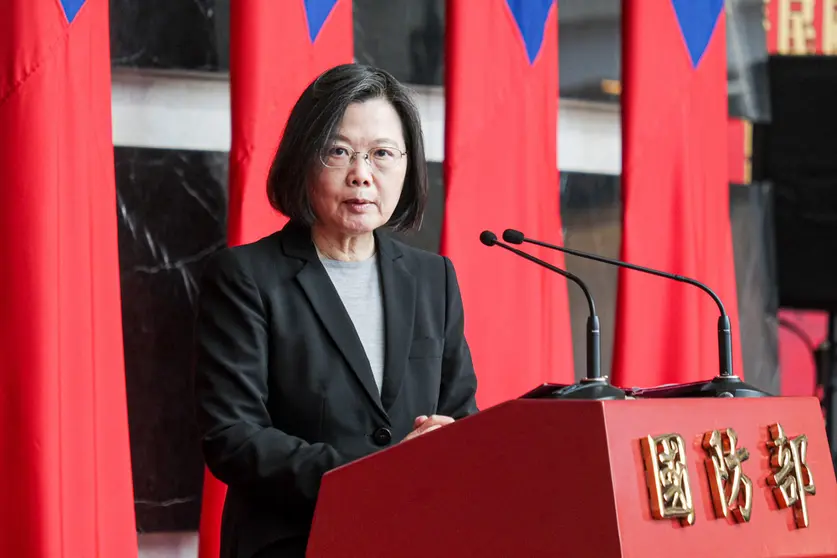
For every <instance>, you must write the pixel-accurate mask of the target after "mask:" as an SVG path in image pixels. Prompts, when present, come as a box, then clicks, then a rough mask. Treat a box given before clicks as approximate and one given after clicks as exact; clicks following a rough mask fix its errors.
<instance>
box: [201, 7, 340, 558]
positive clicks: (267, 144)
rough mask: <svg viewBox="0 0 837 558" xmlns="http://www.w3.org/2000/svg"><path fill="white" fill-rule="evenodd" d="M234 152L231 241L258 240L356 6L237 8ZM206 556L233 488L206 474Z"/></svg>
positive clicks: (272, 216)
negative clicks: (274, 172)
mask: <svg viewBox="0 0 837 558" xmlns="http://www.w3.org/2000/svg"><path fill="white" fill-rule="evenodd" d="M230 26H231V28H230V97H231V110H232V147H231V150H230V182H229V199H230V203H229V213H228V229H227V230H228V239H229V244H230V245H232V246H235V245H239V244H246V243H249V242H254V241H256V240H258V239H260V238H262V237H264V236H267V235H269V234H271V233H273V232H275V231H276V230H277V229H279V228H281V227H282V225H283V224H284V223H285V221H286V219H285V218H284V217H283V216H282V215H281V214H279V213H277V212H276V211H274V209H273V208H272V207H271V206H270V203H269V202H268V199H267V190H266V188H267V174H268V171H269V169H270V164H271V162H272V160H273V156H274V155H275V154H276V148H277V147H278V146H279V140H280V139H281V134H282V130H283V129H284V127H285V122H286V121H287V119H288V115H289V114H290V112H291V109H292V108H293V106H294V103H296V100H297V99H298V98H299V96H300V95H301V94H302V92H303V91H304V90H305V88H306V87H308V85H309V84H310V83H311V82H312V81H313V80H314V78H316V77H317V76H318V75H319V74H321V73H322V72H324V71H325V70H327V69H329V68H331V67H333V66H337V65H339V64H345V63H351V62H352V55H353V52H354V47H353V36H352V2H351V0H283V1H281V2H280V1H277V0H235V1H234V2H232V4H231V6H230ZM204 479H205V480H204V490H203V502H202V509H201V524H200V548H199V555H200V558H218V556H219V552H220V526H221V512H222V509H223V506H224V497H225V495H226V486H224V485H223V484H222V483H221V482H220V481H218V480H217V479H215V478H214V477H213V476H212V474H211V473H210V472H209V470H208V469H205V470H204Z"/></svg>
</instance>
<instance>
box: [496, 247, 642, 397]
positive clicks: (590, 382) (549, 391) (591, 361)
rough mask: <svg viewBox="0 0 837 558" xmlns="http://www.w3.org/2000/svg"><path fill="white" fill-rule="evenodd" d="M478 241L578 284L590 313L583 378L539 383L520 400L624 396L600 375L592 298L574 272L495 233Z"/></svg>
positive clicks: (599, 355) (595, 316) (599, 358)
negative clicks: (540, 257)
mask: <svg viewBox="0 0 837 558" xmlns="http://www.w3.org/2000/svg"><path fill="white" fill-rule="evenodd" d="M480 242H482V243H483V244H484V245H486V246H489V247H490V246H499V247H501V248H503V249H505V250H508V251H509V252H512V253H513V254H517V255H518V256H520V257H521V258H524V259H526V260H529V261H530V262H532V263H535V264H537V265H540V266H542V267H545V268H546V269H549V270H550V271H553V272H555V273H557V274H558V275H561V276H563V277H565V278H567V279H569V280H570V281H572V282H573V283H575V284H576V285H578V286H579V287H580V288H581V290H582V291H583V292H584V296H585V298H586V299H587V305H588V308H589V311H590V315H589V316H588V318H587V377H586V378H584V379H583V380H581V381H580V382H577V383H575V384H571V385H557V384H543V385H541V386H539V387H537V388H535V389H534V390H532V391H530V392H528V393H526V394H525V395H523V396H522V398H524V399H543V398H556V399H586V400H605V399H626V398H627V395H626V393H625V392H624V390H621V389H619V388H617V387H614V386H613V385H612V384H611V383H610V382H609V381H608V380H607V378H606V377H603V376H602V372H601V329H600V327H599V317H598V314H596V304H595V302H594V301H593V296H592V295H591V294H590V291H589V289H588V288H587V285H586V284H585V283H584V282H583V281H582V280H581V279H579V278H578V277H577V276H576V275H574V274H572V273H570V272H569V271H566V270H563V269H561V268H559V267H556V266H554V265H552V264H550V263H548V262H545V261H543V260H541V259H539V258H536V257H535V256H532V255H531V254H528V253H526V252H524V251H522V250H518V249H517V248H512V247H511V246H509V245H507V244H504V243H502V242H500V241H499V240H497V235H496V234H494V233H493V232H491V231H483V232H482V234H480Z"/></svg>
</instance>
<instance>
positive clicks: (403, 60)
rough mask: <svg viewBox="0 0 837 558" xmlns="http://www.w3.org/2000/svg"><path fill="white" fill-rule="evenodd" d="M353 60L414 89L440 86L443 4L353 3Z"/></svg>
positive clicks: (401, 0)
mask: <svg viewBox="0 0 837 558" xmlns="http://www.w3.org/2000/svg"><path fill="white" fill-rule="evenodd" d="M352 9H353V19H354V39H355V59H356V60H357V61H358V62H360V63H362V64H370V65H373V66H378V67H380V68H383V69H384V70H387V71H388V72H390V73H392V74H393V75H394V76H395V77H396V79H398V80H400V81H403V82H406V83H411V84H416V85H442V80H443V76H444V66H443V62H444V46H445V45H444V43H445V39H444V35H445V0H387V1H386V2H382V1H381V0H353V2H352Z"/></svg>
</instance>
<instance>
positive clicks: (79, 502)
mask: <svg viewBox="0 0 837 558" xmlns="http://www.w3.org/2000/svg"><path fill="white" fill-rule="evenodd" d="M109 36H110V33H109V21H108V2H107V0H86V1H84V0H61V1H56V0H6V1H5V2H4V3H3V9H2V17H0V238H3V239H4V240H3V241H2V242H0V261H2V262H3V272H2V273H0V292H2V293H3V295H4V298H3V308H2V310H0V332H2V335H0V359H2V363H1V364H0V433H2V439H0V446H1V447H2V448H3V450H2V454H3V457H2V458H0V478H2V479H4V480H5V482H4V485H3V495H2V497H0V556H15V557H18V558H36V557H37V558H41V557H44V558H46V557H52V556H119V557H122V556H136V555H137V541H136V523H135V519H134V499H133V487H132V479H131V460H130V448H129V441H128V415H127V408H126V400H125V369H124V363H123V352H122V317H121V302H120V285H119V253H118V247H117V218H116V191H115V184H114V166H113V140H112V128H111V114H110V107H111V98H110V92H111V81H110V43H109Z"/></svg>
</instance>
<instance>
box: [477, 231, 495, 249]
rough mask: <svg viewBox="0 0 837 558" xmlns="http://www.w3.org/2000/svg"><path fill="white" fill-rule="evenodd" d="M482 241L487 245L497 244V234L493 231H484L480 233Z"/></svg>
mask: <svg viewBox="0 0 837 558" xmlns="http://www.w3.org/2000/svg"><path fill="white" fill-rule="evenodd" d="M480 242H482V243H483V244H485V245H486V246H494V245H495V244H497V235H496V234H494V233H493V232H491V231H482V232H481V233H480Z"/></svg>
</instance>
